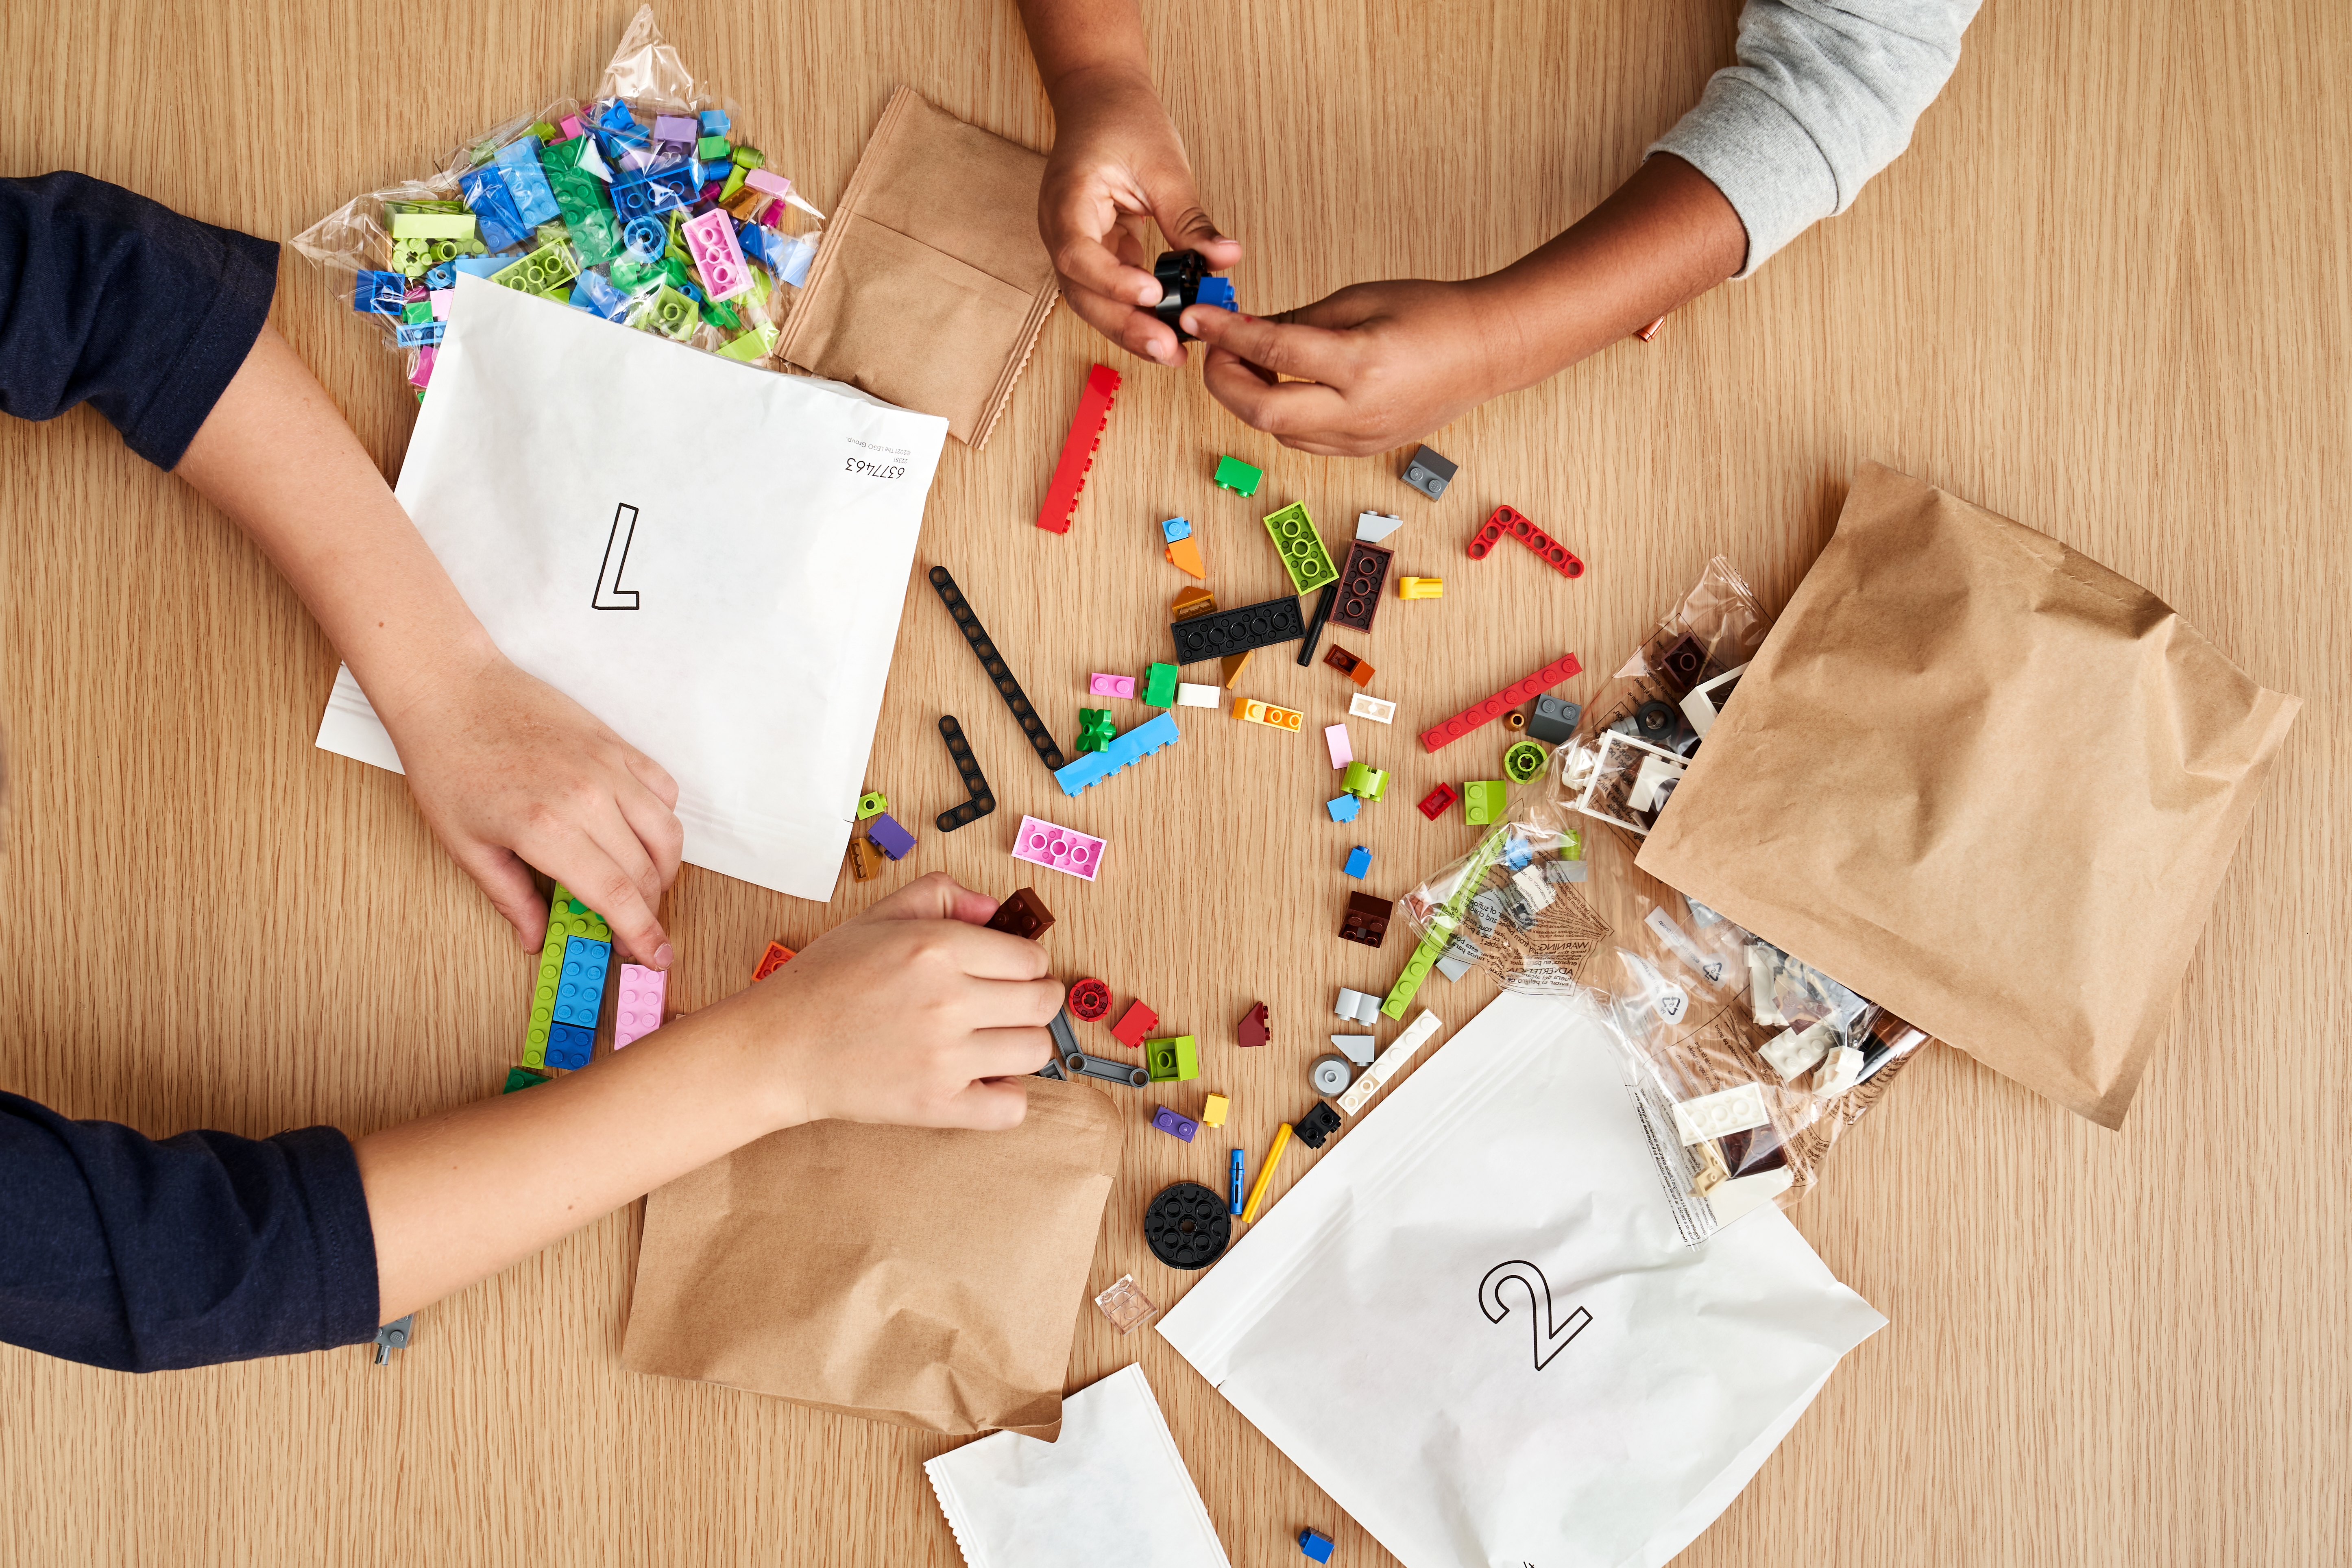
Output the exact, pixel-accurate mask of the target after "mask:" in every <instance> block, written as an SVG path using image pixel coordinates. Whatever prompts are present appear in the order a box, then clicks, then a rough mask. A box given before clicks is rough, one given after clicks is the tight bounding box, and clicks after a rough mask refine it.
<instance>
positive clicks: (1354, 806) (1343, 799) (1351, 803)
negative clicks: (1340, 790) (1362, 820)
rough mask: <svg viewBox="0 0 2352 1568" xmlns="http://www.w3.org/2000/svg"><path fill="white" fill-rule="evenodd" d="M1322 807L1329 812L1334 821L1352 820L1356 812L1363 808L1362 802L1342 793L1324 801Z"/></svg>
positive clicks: (1354, 818)
mask: <svg viewBox="0 0 2352 1568" xmlns="http://www.w3.org/2000/svg"><path fill="white" fill-rule="evenodd" d="M1323 809H1324V810H1326V811H1328V812H1329V813H1330V814H1331V820H1332V821H1334V822H1353V821H1355V820H1356V814H1357V813H1358V812H1360V811H1361V810H1363V809H1364V803H1363V802H1362V801H1360V800H1358V799H1357V798H1356V797H1355V796H1354V795H1346V794H1342V795H1337V796H1335V797H1334V798H1332V799H1330V800H1327V801H1325V802H1324V803H1323Z"/></svg>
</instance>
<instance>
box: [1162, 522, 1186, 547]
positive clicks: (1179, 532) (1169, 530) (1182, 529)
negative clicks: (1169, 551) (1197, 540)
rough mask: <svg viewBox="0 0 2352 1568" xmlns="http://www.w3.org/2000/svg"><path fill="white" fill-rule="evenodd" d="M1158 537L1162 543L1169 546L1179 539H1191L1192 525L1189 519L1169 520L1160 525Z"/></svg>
mask: <svg viewBox="0 0 2352 1568" xmlns="http://www.w3.org/2000/svg"><path fill="white" fill-rule="evenodd" d="M1190 538H1192V522H1191V521H1190V520H1189V519H1185V518H1181V517H1171V518H1169V519H1168V520H1167V521H1164V522H1162V523H1161V524H1160V539H1161V541H1162V542H1165V543H1169V544H1173V543H1175V542H1177V541H1178V540H1180V539H1190Z"/></svg>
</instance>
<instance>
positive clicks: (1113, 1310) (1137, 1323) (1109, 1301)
mask: <svg viewBox="0 0 2352 1568" xmlns="http://www.w3.org/2000/svg"><path fill="white" fill-rule="evenodd" d="M1095 1310H1097V1311H1099V1312H1100V1313H1102V1315H1103V1316H1104V1317H1106V1318H1108V1319H1109V1320H1110V1326H1111V1327H1112V1328H1114V1329H1117V1330H1118V1331H1119V1332H1120V1333H1121V1334H1131V1333H1133V1332H1134V1331H1136V1330H1138V1329H1139V1328H1141V1327H1142V1326H1143V1325H1144V1324H1145V1323H1147V1322H1150V1321H1151V1318H1152V1315H1153V1314H1154V1313H1156V1312H1158V1311H1159V1310H1160V1309H1159V1308H1158V1307H1155V1306H1153V1305H1152V1304H1151V1298H1150V1297H1149V1296H1147V1295H1145V1294H1144V1293H1143V1292H1142V1290H1140V1289H1138V1288H1137V1286H1136V1283H1135V1276H1134V1275H1132V1274H1122V1275H1120V1276H1119V1277H1118V1279H1115V1280H1113V1281H1111V1284H1110V1287H1109V1289H1106V1290H1105V1291H1104V1292H1103V1293H1102V1294H1101V1295H1099V1296H1097V1297H1096V1298H1095Z"/></svg>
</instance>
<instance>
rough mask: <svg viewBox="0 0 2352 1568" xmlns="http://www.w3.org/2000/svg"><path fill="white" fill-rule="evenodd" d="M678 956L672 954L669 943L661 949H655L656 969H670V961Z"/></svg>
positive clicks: (665, 943) (662, 945)
mask: <svg viewBox="0 0 2352 1568" xmlns="http://www.w3.org/2000/svg"><path fill="white" fill-rule="evenodd" d="M675 957H677V954H676V953H674V952H670V948H669V943H667V942H664V943H662V944H661V945H660V946H659V947H657V948H656V949H654V967H655V968H656V969H667V968H668V967H669V961H670V960H671V959H673V958H675Z"/></svg>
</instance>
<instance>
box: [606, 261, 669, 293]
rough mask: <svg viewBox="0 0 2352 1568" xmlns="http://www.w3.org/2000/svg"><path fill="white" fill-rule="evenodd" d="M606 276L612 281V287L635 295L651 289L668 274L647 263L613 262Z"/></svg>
mask: <svg viewBox="0 0 2352 1568" xmlns="http://www.w3.org/2000/svg"><path fill="white" fill-rule="evenodd" d="M606 276H608V277H610V278H611V279H612V280H613V287H614V288H615V289H619V290H620V291H621V292H622V293H624V294H635V293H640V292H642V291H644V290H646V289H650V288H652V287H653V286H654V285H656V283H659V282H660V281H661V280H662V279H664V278H666V277H667V276H668V274H667V273H665V272H664V271H663V270H662V269H661V268H658V267H656V266H653V265H652V264H651V263H649V262H644V261H615V262H614V263H613V269H612V271H611V272H610V273H608V274H607V275H606Z"/></svg>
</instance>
